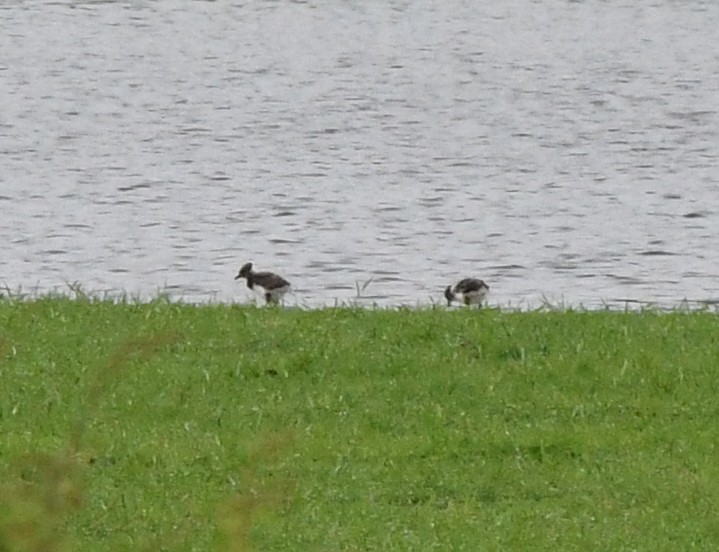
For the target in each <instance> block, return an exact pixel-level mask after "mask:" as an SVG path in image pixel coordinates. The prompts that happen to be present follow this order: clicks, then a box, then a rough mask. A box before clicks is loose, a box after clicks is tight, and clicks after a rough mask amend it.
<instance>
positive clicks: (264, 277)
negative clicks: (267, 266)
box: [252, 272, 290, 291]
mask: <svg viewBox="0 0 719 552" xmlns="http://www.w3.org/2000/svg"><path fill="white" fill-rule="evenodd" d="M252 280H253V282H254V283H255V284H257V285H258V286H262V287H263V288H265V289H266V290H267V291H270V290H273V289H278V288H282V287H287V286H289V285H290V283H289V282H288V281H287V280H285V279H284V278H283V277H282V276H280V275H279V274H275V273H274V272H255V273H253V274H252Z"/></svg>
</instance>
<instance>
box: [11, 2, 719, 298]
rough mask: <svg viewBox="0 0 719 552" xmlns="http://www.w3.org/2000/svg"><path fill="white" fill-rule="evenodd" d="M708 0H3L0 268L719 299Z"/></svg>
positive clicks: (46, 273)
mask: <svg viewBox="0 0 719 552" xmlns="http://www.w3.org/2000/svg"><path fill="white" fill-rule="evenodd" d="M718 28H719V3H717V2H713V1H706V2H701V1H675V0H658V1H657V2H654V3H652V4H651V5H649V4H648V3H645V2H641V3H640V2H629V1H628V0H627V1H623V2H620V1H617V2H600V1H584V2H579V1H566V2H563V1H561V2H560V1H552V0H540V1H535V2H525V1H519V0H515V1H507V2H482V3H480V2H471V1H469V0H466V1H462V0H442V1H440V0H435V1H421V0H420V1H413V2H409V1H399V0H396V1H386V2H384V1H383V2H374V1H370V2H365V1H359V0H357V1H350V0H346V1H337V2H328V1H319V0H318V1H316V2H312V1H304V2H302V1H294V2H292V1H289V0H279V1H273V2H236V3H234V4H229V3H226V2H200V1H196V2H147V1H140V0H134V1H129V2H108V1H103V2H74V1H55V2H34V1H18V2H11V3H4V4H2V5H0V152H1V154H2V157H1V160H2V161H1V162H0V236H2V238H3V242H4V245H3V247H2V252H1V253H0V283H3V284H5V285H6V286H7V287H8V288H10V289H12V290H17V289H18V288H20V287H21V288H22V289H23V290H24V291H33V292H43V291H50V290H63V289H64V290H66V289H67V287H66V285H67V283H71V282H76V281H77V282H81V283H82V284H83V285H84V287H85V288H86V289H88V290H93V291H97V292H100V293H103V292H107V293H118V292H120V291H126V292H128V293H130V294H137V295H140V296H143V297H147V296H153V295H154V294H156V293H157V292H158V290H164V291H166V292H169V293H170V294H171V295H173V296H177V297H182V298H184V299H186V300H192V301H195V300H199V301H206V300H216V301H235V300H236V301H245V300H248V299H249V297H250V295H249V292H248V290H246V289H245V288H244V287H243V286H242V285H240V284H238V283H237V282H235V281H234V280H233V276H234V275H235V274H236V272H237V269H238V268H239V266H240V265H241V264H242V263H243V262H245V261H247V260H252V261H254V263H255V265H256V268H258V269H274V270H277V271H278V272H280V273H281V274H282V275H284V276H285V277H287V278H288V279H289V280H291V281H292V283H293V285H294V288H295V294H294V295H293V296H291V297H290V298H289V300H288V301H287V302H288V303H290V304H295V303H297V304H301V305H308V306H315V305H320V304H329V303H333V302H334V301H341V302H342V301H351V300H353V299H354V298H355V296H356V295H357V290H358V287H361V286H363V285H364V284H366V286H365V287H364V290H363V291H362V295H363V297H364V299H363V301H365V302H376V303H378V304H380V305H392V304H400V303H402V304H417V303H429V302H430V301H440V299H441V291H442V289H443V287H444V286H445V285H446V284H448V283H450V282H451V281H453V280H456V279H458V278H459V277H462V276H467V275H475V276H479V277H482V278H484V279H485V280H487V282H488V283H489V284H490V286H491V288H492V299H491V303H493V304H499V305H505V306H506V305H515V306H517V305H518V306H533V305H537V304H540V303H541V302H542V301H543V300H545V299H546V300H549V301H551V302H559V301H563V302H564V303H565V304H567V305H580V304H581V305H585V306H590V307H591V306H597V305H601V304H603V303H615V302H617V301H618V300H619V302H620V303H621V300H625V299H630V300H636V301H645V302H655V303H657V304H660V305H676V304H677V303H679V302H680V301H682V300H683V299H689V300H708V301H712V300H717V299H719V274H718V273H719V253H717V251H719V248H717V247H716V241H717V240H716V234H717V230H716V225H715V224H714V221H715V220H716V219H715V217H716V216H717V212H718V211H719V190H718V187H717V185H718V184H719V170H718V169H719V162H718V155H719V154H718V151H719V116H718V111H719V100H718V99H717V98H719V50H717V49H716V48H714V47H713V46H712V45H713V44H715V43H716V32H717V31H716V29H718Z"/></svg>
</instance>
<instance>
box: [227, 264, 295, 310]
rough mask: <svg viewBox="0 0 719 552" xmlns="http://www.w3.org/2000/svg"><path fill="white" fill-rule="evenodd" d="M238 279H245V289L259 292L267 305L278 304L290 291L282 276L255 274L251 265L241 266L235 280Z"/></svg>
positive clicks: (271, 273) (265, 273)
mask: <svg viewBox="0 0 719 552" xmlns="http://www.w3.org/2000/svg"><path fill="white" fill-rule="evenodd" d="M240 278H246V279H247V287H248V288H250V289H251V290H253V291H259V292H260V294H261V295H262V296H263V297H264V298H265V301H266V302H267V304H268V305H269V304H270V303H278V302H279V301H280V299H282V297H283V296H284V294H285V293H287V292H288V291H289V290H290V283H289V282H288V281H287V280H285V279H284V278H283V277H282V276H279V275H278V274H275V273H274V272H255V271H254V270H252V263H245V264H244V265H242V268H240V272H238V274H237V276H235V280H239V279H240Z"/></svg>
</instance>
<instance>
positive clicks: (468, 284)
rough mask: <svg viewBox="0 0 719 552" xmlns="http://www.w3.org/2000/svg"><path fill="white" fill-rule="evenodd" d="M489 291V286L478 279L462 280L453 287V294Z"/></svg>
mask: <svg viewBox="0 0 719 552" xmlns="http://www.w3.org/2000/svg"><path fill="white" fill-rule="evenodd" d="M483 289H489V286H488V285H487V284H485V283H484V281H483V280H479V279H478V278H464V279H462V280H460V281H459V282H457V284H456V285H455V286H454V290H453V291H454V293H471V292H473V291H481V290H483Z"/></svg>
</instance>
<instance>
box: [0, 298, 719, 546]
mask: <svg viewBox="0 0 719 552" xmlns="http://www.w3.org/2000/svg"><path fill="white" fill-rule="evenodd" d="M718 361H719V320H718V319H717V316H716V315H714V314H711V313H698V312H695V313H679V312H677V313H668V314H667V313H664V314H659V313H653V312H639V313H636V312H635V313H610V312H537V313H516V312H514V313H513V312H499V311H495V310H485V311H481V312H480V311H476V310H474V311H469V310H466V309H460V310H454V311H446V310H444V309H437V310H420V311H412V310H352V309H326V310H316V311H300V310H282V309H271V308H270V309H255V308H240V307H230V306H207V307H193V306H188V305H178V304H170V303H167V302H163V301H157V302H154V303H149V304H112V303H110V302H91V301H71V300H69V299H61V298H56V299H43V300H37V301H31V302H19V301H7V300H6V301H0V384H1V387H2V400H1V401H0V431H1V432H2V440H1V441H0V482H1V483H0V503H1V504H2V511H1V512H0V550H8V551H15V550H38V551H39V550H43V551H48V550H73V551H76V550H83V551H84V550H87V551H96V550H113V551H117V550H133V551H136V550H197V551H206V550H262V551H265V550H273V551H275V550H280V551H281V550H287V551H293V552H296V551H300V550H302V551H304V550H308V551H338V550H383V551H391V550H422V551H424V550H468V551H474V550H529V549H531V550H552V551H554V550H563V551H567V550H582V551H584V550H651V551H657V550H714V549H716V547H717V546H719V525H717V523H716V515H715V512H717V511H719V464H718V463H717V454H718V453H719V450H718V449H717V440H718V437H719V430H717V429H716V424H717V419H718V418H719V402H718V401H717V396H718V395H719V393H718V391H719V383H717V381H718V379H717V371H718V370H717V365H718Z"/></svg>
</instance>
